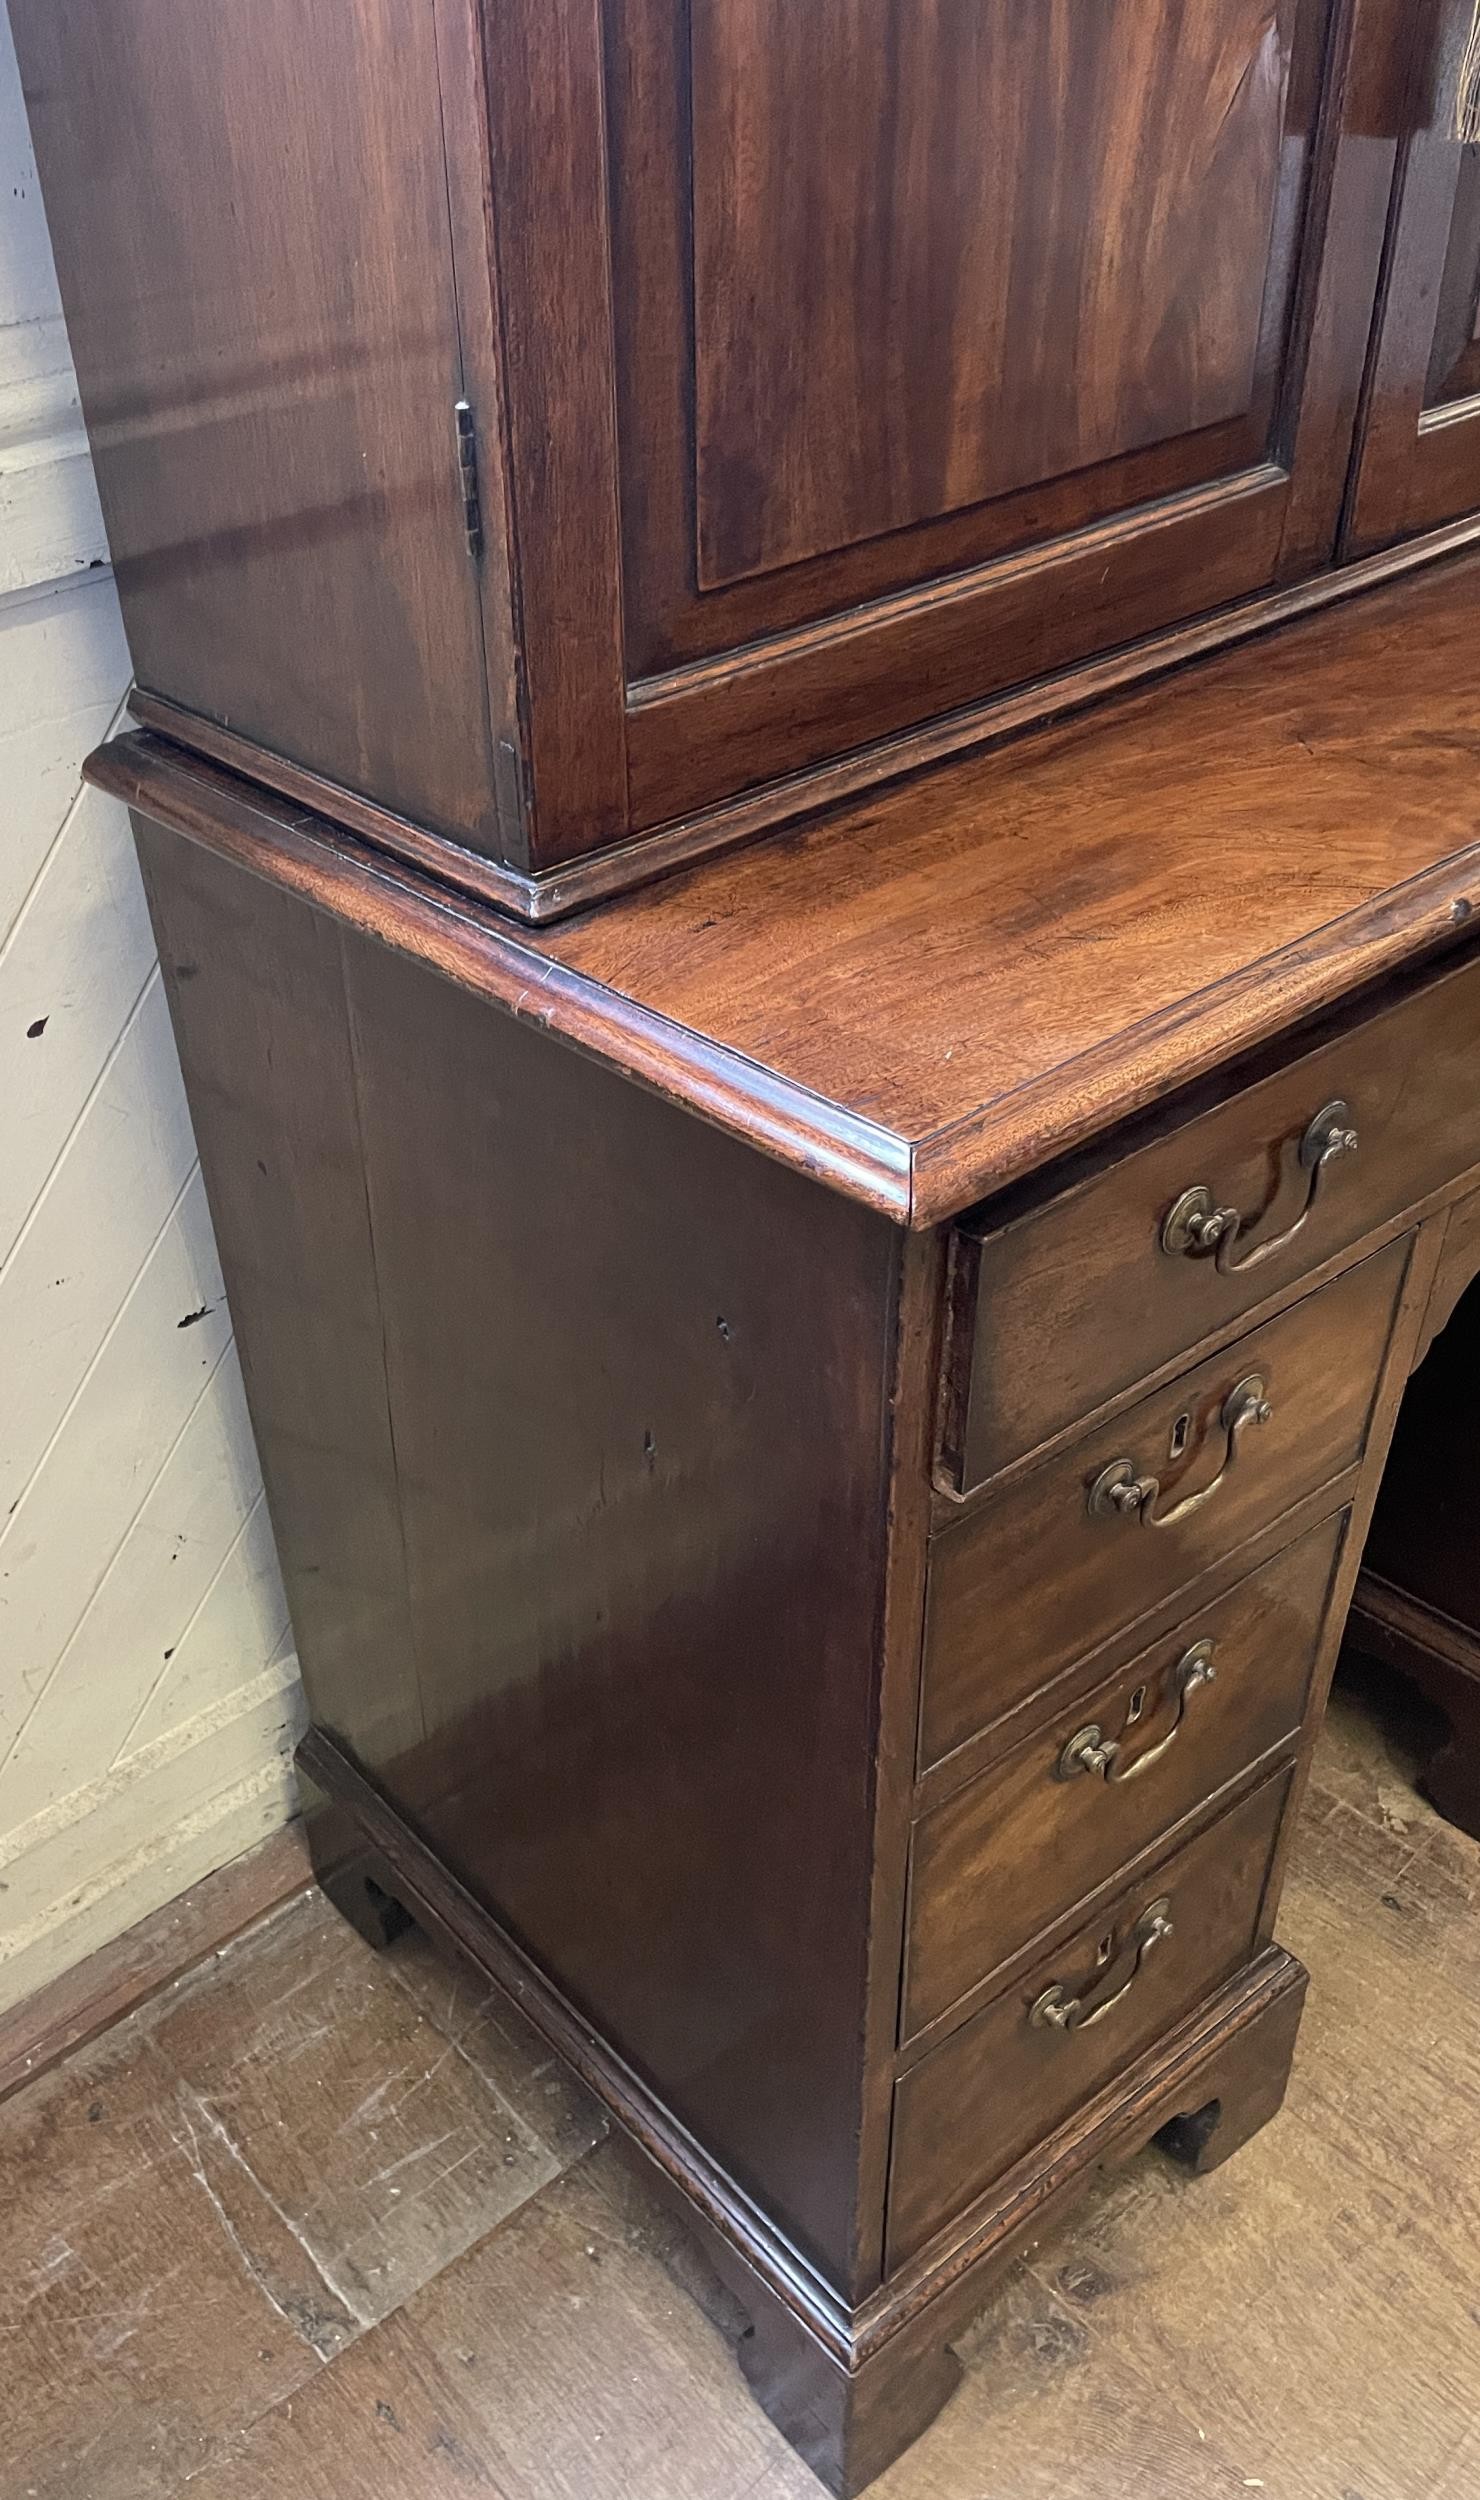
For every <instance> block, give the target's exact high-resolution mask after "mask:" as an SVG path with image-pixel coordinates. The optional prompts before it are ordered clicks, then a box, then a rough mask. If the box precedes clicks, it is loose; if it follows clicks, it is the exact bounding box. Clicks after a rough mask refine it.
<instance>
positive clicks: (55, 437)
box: [0, 13, 302, 2007]
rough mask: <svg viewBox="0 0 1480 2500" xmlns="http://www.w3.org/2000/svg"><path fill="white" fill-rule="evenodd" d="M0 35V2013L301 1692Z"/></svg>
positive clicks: (213, 1846) (208, 1809)
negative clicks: (196, 1136)
mask: <svg viewBox="0 0 1480 2500" xmlns="http://www.w3.org/2000/svg"><path fill="white" fill-rule="evenodd" d="M105 555H106V550H105V547H104V542H103V536H102V524H101V519H100V516H99V513H98V506H97V498H96V493H95V491H94V489H93V485H92V473H91V468H90V466H89V464H88V461H87V457H86V442H85V437H84V436H83V433H82V429H81V420H80V416H79V413H78V408H77V393H76V385H75V381H74V378H73V375H72V369H71V364H70V361H69V359H68V356H67V352H66V338H65V332H64V329H63V326H62V320H61V308H60V305H59V303H58V301H57V295H56V286H55V279H54V275H53V271H52V266H51V257H50V251H49V247H48V244H47V240H46V228H45V221H44V217H43V214H42V207H41V200H40V194H39V190H38V188H37V185H36V178H35V168H34V165H33V164H32V162H31V157H30V147H29V139H28V135H27V131H26V125H25V116H24V109H23V106H22V102H21V97H20V88H19V81H18V79H17V76H16V72H15V62H14V55H13V52H12V51H11V47H10V37H9V29H8V26H7V24H6V23H5V20H4V17H3V13H0V1887H3V1889H0V2007H3V2006H5V2005H9V2004H11V2003H14V2002H15V2001H16V2000H17V1999H18V1998H19V1997H21V1996H23V1995H25V1994H27V1993H29V1991H30V1990H31V1989H33V1988H35V1987H38V1986H40V1985H42V1984H43V1983H44V1982H45V1981H46V1980H47V1979H49V1978H51V1977H53V1976H55V1974H56V1973H57V1971H59V1970H60V1969H62V1968H64V1967H66V1966H68V1965H69V1964H70V1963H71V1962H73V1961H75V1960H77V1959H78V1958H80V1956H81V1955H83V1954H85V1953H86V1952H89V1951H91V1950H92V1949H93V1948H94V1947H95V1946H97V1945H99V1944H102V1943H104V1942H107V1941H108V1940H109V1939H110V1938H111V1937H113V1936H115V1935H117V1934H119V1933H121V1932H122V1930H123V1929H124V1928H125V1927H127V1926H130V1925H131V1924H133V1922H134V1921H135V1920H136V1919H138V1918H141V1917H144V1916H146V1915H147V1914H148V1913H149V1912H150V1911H151V1910H153V1909H156V1908H158V1907H159V1906H160V1905H161V1904H162V1903H163V1902H165V1901H167V1900H169V1899H170V1898H172V1897H173V1895H174V1894H175V1893H177V1892H178V1891H180V1890H182V1889H183V1888H184V1887H185V1886H186V1885H188V1884H190V1883H193V1882H195V1881H196V1880H198V1878H199V1877H201V1876H203V1875H205V1874H208V1873H209V1872H211V1871H212V1869H213V1868H215V1867H217V1866H219V1865H222V1864H224V1863H225V1862H226V1861H227V1860H228V1859H229V1858H231V1857H233V1856H235V1855H236V1854H237V1853H238V1852H239V1851H240V1850H242V1849H243V1848H245V1847H247V1846H249V1845H251V1843H252V1842H253V1841H255V1840H257V1839H259V1838H263V1837H265V1836H266V1835H267V1833H269V1832H270V1831H271V1830H272V1829H274V1828H275V1827H276V1826H277V1825H278V1824H279V1823H281V1822H282V1821H283V1820H284V1819H285V1817H286V1816H287V1815H288V1814H289V1813H290V1812H291V1811H292V1808H293V1794H292V1786H291V1775H290V1772H289V1768H288V1754H289V1750H290V1748H291V1744H292V1741H293V1738H294V1735H295V1733H296V1730H297V1728H298V1726H299V1724H300V1721H301V1710H302V1705H301V1697H300V1695H299V1692H298V1687H297V1673H296V1665H295V1662H294V1658H293V1653H292V1646H291V1640H290V1638H289V1635H288V1631H287V1614H286V1607H285V1604H284V1600H283V1595H282V1589H281V1584H280V1581H279V1578H278V1572H277V1564H276V1559H275V1556H274V1553H273V1547H272V1539H271V1535H270V1532H269V1529H268V1523H267V1517H266V1511H265V1507H264V1505H263V1501H262V1493H261V1483H260V1478H259V1475H258V1471H257V1464H256V1456H255V1452H254V1450H253V1447H252V1441H251V1434H250V1431H249V1429H248V1424H247V1417H246V1410H245V1405H244V1402H243V1398H242V1391H241V1379H240V1374H239V1371H238V1368H237V1361H236V1354H235V1350H234V1348H233V1346H232V1343H231V1333H230V1323H229V1316H228V1313H227V1310H226V1306H225V1300H224V1296H223V1292H222V1286H221V1278H220V1274H219V1270H218V1268H217V1263H216V1255H215V1249H214V1245H213V1243H212V1240H211V1232H210V1222H209V1217H208V1214H207V1211H206V1206H205V1199H204V1193H203V1190H202V1187H201V1182H200V1175H199V1170H198V1168H197V1165H196V1160H195V1150H194V1143H193V1140H192V1137H191V1132H190V1123H189V1118H188V1114H187V1112H186V1108H185V1101H184V1094H183V1089H182V1087H181V1084H180V1077H179V1071H178V1067H177V1065H176V1061H175V1054H174V1047H173V1042H172V1039H171V1036H170V1030H169V1020H168V1016H167V1014H166V1010H165V1002H164V997H163V993H162V990H161V986H160V981H159V975H158V971H157V968H156V965H155V962H154V955H153V948H152V944H151V940H150V934H149V927H148V919H147V915H146V913H145V910H144V904H143V895H142V891H141V887H140V884H139V878H138V871H137V868H136V866H135V863H134V858H133V852H132V846H131V844H130V841H129V838H128V828H127V820H126V818H125V816H124V814H123V811H122V810H121V809H120V808H118V807H117V806H116V805H115V804H114V803H113V802H112V801H110V800H105V799H102V798H100V797H99V796H98V795H97V794H96V793H95V792H91V791H84V790H83V789H82V787H81V784H80V778H79V766H80V763H81V759H82V757H83V756H84V754H85V753H86V752H87V750H88V748H89V747H90V746H92V745H94V744H96V743H97V741H98V739H99V738H101V737H102V736H103V734H104V733H105V731H106V729H107V727H108V724H109V722H110V720H111V719H112V718H113V716H114V715H115V713H116V712H117V711H118V708H119V705H120V703H121V699H122V696H123V694H124V691H125V689H126V686H127V682H128V659H127V654H126V650H125V647H124V641H123V632H122V626H121V623H120V619H119V614H118V603H117V600H116V597H115V595H114V591H113V586H112V582H111V578H110V577H109V575H108V574H107V571H106V569H105V566H104V559H105Z"/></svg>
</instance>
